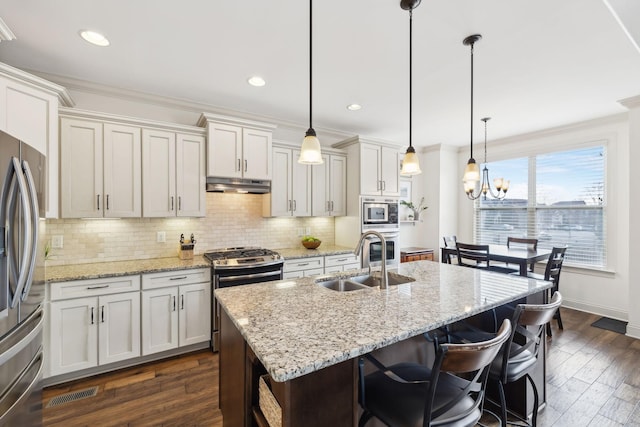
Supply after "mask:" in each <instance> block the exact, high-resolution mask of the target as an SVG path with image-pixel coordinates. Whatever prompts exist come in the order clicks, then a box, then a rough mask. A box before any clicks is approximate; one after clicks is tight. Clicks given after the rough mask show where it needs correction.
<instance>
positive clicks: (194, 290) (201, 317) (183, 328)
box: [178, 283, 212, 346]
mask: <svg viewBox="0 0 640 427" xmlns="http://www.w3.org/2000/svg"><path fill="white" fill-rule="evenodd" d="M179 290H180V311H179V313H180V314H179V316H178V319H179V320H178V325H179V330H180V332H179V336H180V339H179V344H180V346H184V345H189V344H196V343H199V342H205V341H209V340H210V339H211V304H212V299H211V283H196V284H194V285H184V286H180V288H179Z"/></svg>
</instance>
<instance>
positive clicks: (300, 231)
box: [296, 227, 304, 237]
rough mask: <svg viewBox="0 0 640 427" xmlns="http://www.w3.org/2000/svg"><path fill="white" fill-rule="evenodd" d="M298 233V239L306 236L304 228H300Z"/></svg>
mask: <svg viewBox="0 0 640 427" xmlns="http://www.w3.org/2000/svg"><path fill="white" fill-rule="evenodd" d="M296 232H297V233H298V237H302V236H304V228H300V227H298V228H297V229H296Z"/></svg>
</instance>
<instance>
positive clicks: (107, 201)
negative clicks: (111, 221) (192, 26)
mask: <svg viewBox="0 0 640 427" xmlns="http://www.w3.org/2000/svg"><path fill="white" fill-rule="evenodd" d="M106 203H107V210H109V195H108V194H107V200H106Z"/></svg>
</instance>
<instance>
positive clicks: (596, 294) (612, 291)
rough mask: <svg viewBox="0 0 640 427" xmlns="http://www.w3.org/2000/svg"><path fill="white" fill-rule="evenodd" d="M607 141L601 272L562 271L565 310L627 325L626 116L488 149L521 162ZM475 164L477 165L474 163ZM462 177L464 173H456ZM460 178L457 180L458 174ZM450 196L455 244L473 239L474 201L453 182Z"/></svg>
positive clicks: (463, 157) (493, 155)
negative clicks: (604, 260) (455, 221)
mask: <svg viewBox="0 0 640 427" xmlns="http://www.w3.org/2000/svg"><path fill="white" fill-rule="evenodd" d="M603 139H606V140H608V141H609V144H608V148H607V239H608V248H607V249H608V253H607V258H608V264H609V265H608V266H607V268H606V269H605V270H602V271H597V270H587V269H579V268H572V267H571V266H570V265H567V266H566V267H563V270H562V283H561V286H560V288H561V292H562V294H563V297H564V305H566V306H568V307H572V308H576V309H579V310H584V311H588V312H592V313H596V314H600V315H603V316H608V317H612V318H617V319H622V320H626V319H628V315H629V309H630V307H629V243H628V237H627V236H628V235H629V216H630V214H632V213H631V212H630V210H629V201H628V198H627V197H626V195H627V194H629V189H630V180H629V160H628V159H629V153H630V152H629V149H630V148H629V124H628V118H627V115H626V114H622V115H617V116H612V117H606V118H602V119H597V120H592V121H589V122H584V123H578V124H574V125H570V126H565V127H561V128H555V129H549V130H546V131H542V132H536V133H532V134H527V135H521V136H518V137H512V138H508V139H504V140H500V141H494V142H492V143H490V144H488V148H487V151H488V153H489V155H490V159H489V160H492V159H493V160H501V159H506V158H514V157H522V156H526V155H528V154H530V153H535V152H539V151H540V150H551V151H562V150H570V149H576V148H580V147H581V145H584V144H585V143H589V142H592V141H598V140H603ZM468 157H469V150H468V148H467V149H464V150H461V151H460V152H459V154H458V164H459V165H462V166H464V165H465V164H466V162H467V160H468ZM476 160H479V159H477V158H476ZM460 174H462V171H460ZM460 176H461V175H460ZM453 184H454V185H453V186H452V187H451V188H452V190H451V191H456V192H457V194H458V204H459V209H458V240H461V241H472V240H473V221H472V218H473V202H471V201H469V200H467V198H466V197H465V195H464V193H463V191H462V184H461V183H460V181H459V180H455V181H454V182H453Z"/></svg>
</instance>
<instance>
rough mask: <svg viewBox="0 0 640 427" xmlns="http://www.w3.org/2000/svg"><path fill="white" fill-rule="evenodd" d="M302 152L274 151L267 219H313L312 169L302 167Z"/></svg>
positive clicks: (284, 149) (266, 196) (290, 149)
mask: <svg viewBox="0 0 640 427" xmlns="http://www.w3.org/2000/svg"><path fill="white" fill-rule="evenodd" d="M298 157H300V150H298V149H294V148H288V147H285V146H282V147H281V146H276V147H273V179H272V180H271V193H269V194H265V195H264V199H263V201H264V203H263V216H267V217H269V216H311V166H310V165H303V164H300V163H298Z"/></svg>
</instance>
